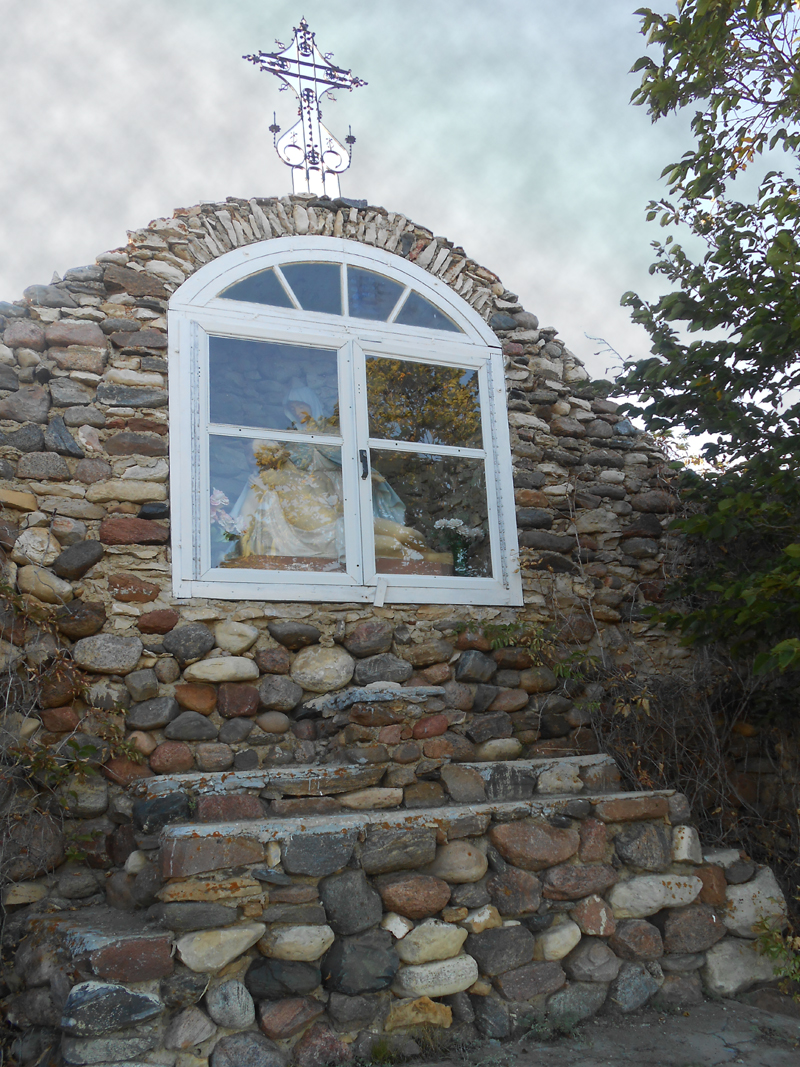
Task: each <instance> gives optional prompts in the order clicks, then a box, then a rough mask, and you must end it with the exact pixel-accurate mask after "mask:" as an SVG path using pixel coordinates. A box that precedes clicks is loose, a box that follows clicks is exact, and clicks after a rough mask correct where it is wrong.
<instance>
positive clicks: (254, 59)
mask: <svg viewBox="0 0 800 1067" xmlns="http://www.w3.org/2000/svg"><path fill="white" fill-rule="evenodd" d="M275 43H276V44H277V45H278V47H279V48H280V49H281V51H280V52H259V53H258V55H254V56H243V57H242V58H243V59H247V60H249V61H250V62H251V63H255V64H256V66H258V67H259V68H260V69H261V70H265V71H267V72H268V73H269V74H275V75H277V77H279V78H280V79H281V81H282V82H283V85H281V89H286V88H289V89H293V90H294V92H295V93H296V94H297V98H298V100H299V102H300V107H299V109H298V114H299V115H300V118H299V120H298V121H297V122H296V123H295V124H294V126H292V128H291V129H290V130H287V131H286V133H284V134H282V135H281V136H280V137H278V134H279V133H280V130H281V128H280V126H278V124H277V122H276V121H275V119H274V116H273V122H272V125H271V126H270V132H271V133H272V135H273V139H274V143H275V150H276V152H277V153H278V155H279V156H280V158H281V159H282V160H283V162H284V163H286V164H287V166H289V167H291V168H292V185H293V189H294V192H295V193H315V194H316V195H317V196H329V197H331V199H335V198H336V197H338V196H339V195H340V194H339V175H340V174H341V173H342V171H345V170H347V168H348V167H349V166H350V157H351V155H352V151H353V145H354V144H355V140H356V139H355V137H353V135H352V133H348V135H347V137H346V138H345V141H346V143H347V146H348V147H347V148H345V147H344V145H343V144H341V143H340V142H339V141H337V140H336V138H335V137H334V136H333V134H332V133H331V132H330V130H327V129H326V128H325V126H323V124H322V112H321V110H320V101H321V100H322V98H323V96H325V95H327V94H330V93H332V92H333V90H334V89H348V90H350V91H352V90H353V89H357V88H359V86H361V85H366V84H367V83H366V82H365V81H362V79H361V78H356V77H355V76H354V75H353V73H352V71H349V70H344V69H343V68H342V67H336V66H334V65H333V63H331V62H330V58H329V57H330V53H328V54H327V55H323V54H322V53H321V52H320V50H319V49H318V48H317V45H316V42H315V40H314V34H313V33H312V32H311V31H310V30H309V28H308V23H307V22H306V20H305V18H303V19H301V20H300V25H299V26H295V28H294V40H293V41H292V43H291V44H290V45H289V47H288V48H286V47H284V45H282V44H281V42H280V41H276V42H275ZM332 99H333V97H332Z"/></svg>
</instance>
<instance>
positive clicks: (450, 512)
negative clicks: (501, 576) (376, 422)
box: [371, 449, 492, 578]
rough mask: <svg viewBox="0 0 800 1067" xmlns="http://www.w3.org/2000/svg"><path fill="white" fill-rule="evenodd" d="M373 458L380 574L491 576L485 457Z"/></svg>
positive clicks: (378, 454)
mask: <svg viewBox="0 0 800 1067" xmlns="http://www.w3.org/2000/svg"><path fill="white" fill-rule="evenodd" d="M371 455H372V470H371V477H372V512H373V523H374V528H375V557H376V559H375V562H376V567H377V571H378V573H379V574H455V575H460V576H464V577H481V578H486V577H491V573H492V564H491V551H490V544H489V524H488V511H487V506H486V478H485V473H484V466H483V460H480V459H462V458H461V457H455V456H430V455H420V454H418V453H408V452H384V451H383V450H378V449H373V450H372V454H371Z"/></svg>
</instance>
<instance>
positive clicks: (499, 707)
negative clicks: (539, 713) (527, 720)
mask: <svg viewBox="0 0 800 1067" xmlns="http://www.w3.org/2000/svg"><path fill="white" fill-rule="evenodd" d="M528 699H529V698H528V694H527V693H526V692H525V690H524V689H501V690H500V692H499V693H498V694H497V696H496V697H495V698H494V700H493V701H492V702H491V704H490V705H489V707H488V710H489V711H509V712H511V711H520V709H522V708H524V707H525V705H526V704H527V703H528Z"/></svg>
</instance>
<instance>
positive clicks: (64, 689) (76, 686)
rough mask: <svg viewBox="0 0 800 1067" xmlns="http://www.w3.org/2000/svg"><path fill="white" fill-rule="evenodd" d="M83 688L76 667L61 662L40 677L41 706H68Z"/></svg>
mask: <svg viewBox="0 0 800 1067" xmlns="http://www.w3.org/2000/svg"><path fill="white" fill-rule="evenodd" d="M81 688H82V683H81V678H80V675H79V674H78V672H77V671H76V670H75V668H74V667H71V666H70V665H69V664H66V663H61V664H59V665H58V666H56V667H53V668H52V669H51V670H49V671H47V673H46V674H43V675H42V676H41V678H40V679H39V698H38V699H39V707H41V708H63V707H66V705H67V704H69V702H70V701H71V700H74V699H75V697H76V696H78V694H79V693H80V691H81Z"/></svg>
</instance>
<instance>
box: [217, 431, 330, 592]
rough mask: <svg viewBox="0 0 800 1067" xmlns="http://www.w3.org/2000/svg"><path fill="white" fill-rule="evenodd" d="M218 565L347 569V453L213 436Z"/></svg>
mask: <svg viewBox="0 0 800 1067" xmlns="http://www.w3.org/2000/svg"><path fill="white" fill-rule="evenodd" d="M209 470H210V494H209V521H210V524H211V565H212V567H235V568H244V569H248V570H272V571H275V570H279V571H343V570H344V569H345V554H344V521H343V518H342V515H343V505H342V453H341V449H340V448H338V447H334V446H330V447H318V446H314V445H310V444H304V443H302V442H301V441H297V442H294V441H291V442H287V441H254V440H247V439H243V438H240V437H235V438H234V437H218V436H215V435H213V434H212V435H211V436H210V437H209Z"/></svg>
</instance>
